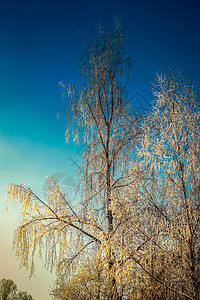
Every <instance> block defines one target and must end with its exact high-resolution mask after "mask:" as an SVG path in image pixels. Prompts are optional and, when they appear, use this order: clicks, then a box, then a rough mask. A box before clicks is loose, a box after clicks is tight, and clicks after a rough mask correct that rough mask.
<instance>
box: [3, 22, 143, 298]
mask: <svg viewBox="0 0 200 300" xmlns="http://www.w3.org/2000/svg"><path fill="white" fill-rule="evenodd" d="M124 42H125V38H124V31H123V30H122V29H121V26H120V23H119V20H118V19H116V22H115V26H114V29H113V30H111V31H105V30H103V29H102V28H99V31H98V39H97V40H96V41H95V42H87V46H86V48H85V54H84V56H83V58H82V59H81V61H80V69H81V72H82V74H83V76H84V78H85V84H84V85H83V86H81V87H79V88H75V86H74V85H73V84H66V83H64V82H61V83H60V85H61V87H62V90H63V96H66V98H67V101H68V100H70V104H69V106H68V102H67V105H66V110H67V112H68V119H67V131H66V139H67V140H68V139H69V138H70V136H71V135H72V137H73V139H74V141H75V142H77V143H78V142H82V141H83V142H84V143H85V144H86V145H87V149H86V150H85V152H84V154H83V163H82V165H81V170H82V172H80V174H79V193H80V194H81V195H82V196H81V199H80V201H77V202H75V201H74V202H73V203H70V201H69V200H68V198H67V195H66V194H65V192H64V191H63V190H62V188H61V187H60V186H59V185H58V184H57V183H56V182H55V180H54V179H53V178H50V177H49V178H48V187H49V190H48V196H47V198H46V199H45V200H43V199H40V198H39V197H37V195H36V194H35V193H34V192H33V191H32V190H31V188H30V187H27V186H24V185H16V184H12V185H10V186H9V188H8V198H12V199H13V201H14V202H18V201H19V202H20V203H21V205H22V208H21V213H20V217H19V220H18V221H19V223H18V225H17V227H16V230H15V234H14V239H13V247H14V250H15V253H16V256H17V258H18V259H19V260H20V263H21V265H22V266H24V267H26V268H30V270H31V274H32V273H33V272H34V268H35V263H34V258H35V254H36V251H37V249H38V250H39V255H40V256H41V257H42V256H44V258H45V264H46V267H50V268H51V269H52V268H53V267H54V266H56V267H57V272H58V274H59V275H60V276H65V277H66V276H68V275H69V276H72V274H73V276H79V275H80V274H82V271H81V270H82V266H84V262H85V260H87V259H88V261H93V262H95V268H96V271H97V273H98V272H100V276H101V282H102V284H101V287H100V291H99V293H98V295H97V299H113V300H114V299H122V296H123V287H124V285H126V284H127V283H126V279H125V278H126V276H124V274H125V273H126V272H127V274H128V273H131V271H130V270H131V267H130V263H129V265H126V264H125V263H124V264H123V263H122V260H123V261H124V262H125V258H123V251H122V248H120V243H123V236H122V235H123V234H125V233H124V231H123V228H124V227H123V224H125V223H126V222H127V220H126V219H124V218H121V219H120V218H119V215H120V211H118V209H121V208H120V206H119V205H118V206H117V205H116V204H117V199H118V197H119V196H120V191H121V192H122V193H123V189H124V188H125V186H128V185H129V184H131V182H129V174H128V172H129V171H128V170H129V162H130V158H131V156H132V153H133V151H134V148H135V143H136V140H137V137H138V135H139V133H140V130H139V129H138V117H135V116H134V115H132V114H131V113H130V110H129V109H128V106H127V93H126V90H125V88H124V84H125V83H126V81H125V79H126V78H128V77H129V74H130V67H131V63H130V59H129V57H128V56H127V54H126V51H125V48H124ZM121 197H122V196H121ZM121 201H124V203H125V202H126V197H124V198H123V197H122V200H121ZM124 205H125V204H124ZM123 276H124V277H123ZM122 277H123V278H122ZM68 278H71V277H68ZM127 278H130V276H128V277H127ZM105 287H106V288H105ZM91 297H92V296H91ZM95 297H96V296H95ZM91 299H92V298H91Z"/></svg>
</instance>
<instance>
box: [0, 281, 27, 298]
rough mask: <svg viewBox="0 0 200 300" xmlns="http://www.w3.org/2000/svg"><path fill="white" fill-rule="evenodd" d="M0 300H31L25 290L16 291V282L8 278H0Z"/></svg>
mask: <svg viewBox="0 0 200 300" xmlns="http://www.w3.org/2000/svg"><path fill="white" fill-rule="evenodd" d="M0 300H33V298H32V296H31V295H29V294H28V293H27V292H21V291H18V289H17V286H16V284H15V283H14V282H13V281H12V280H10V279H5V278H3V279H1V280H0Z"/></svg>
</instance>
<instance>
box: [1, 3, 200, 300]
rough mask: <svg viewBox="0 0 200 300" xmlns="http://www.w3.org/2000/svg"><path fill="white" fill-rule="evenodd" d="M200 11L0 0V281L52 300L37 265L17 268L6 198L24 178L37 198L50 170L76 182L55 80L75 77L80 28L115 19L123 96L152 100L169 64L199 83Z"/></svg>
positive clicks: (48, 281) (73, 151) (91, 29)
mask: <svg viewBox="0 0 200 300" xmlns="http://www.w3.org/2000/svg"><path fill="white" fill-rule="evenodd" d="M199 8H200V4H199V2H198V1H197V0H195V1H194V0H191V1H175V3H174V1H172V0H170V1H162V0H159V1H158V0H156V1H148V0H144V1H139V0H137V1H136V0H124V1H119V0H115V1H114V0H102V1H94V0H93V1H92V0H86V1H80V0H79V1H72V2H69V1H64V0H57V1H52V0H49V1H47V0H34V1H25V0H19V1H14V0H7V1H0V37H1V38H0V66H1V67H0V240H1V246H0V278H3V277H4V278H7V279H8V278H9V279H12V280H13V281H14V282H15V283H16V284H17V286H18V288H19V289H20V290H27V291H28V292H29V293H30V294H31V295H32V296H33V297H34V299H35V300H48V299H50V297H49V289H50V286H52V285H53V281H54V279H55V276H54V275H51V274H49V271H46V270H44V268H43V266H42V264H41V263H40V262H38V268H37V270H36V277H35V278H32V279H31V280H29V279H28V276H29V273H28V272H26V271H25V270H18V267H19V264H18V262H17V261H16V259H15V257H14V254H13V252H12V249H11V248H12V233H13V227H14V224H15V222H16V218H17V212H18V208H17V207H12V206H11V207H10V208H9V212H8V213H5V206H6V204H5V195H6V189H7V186H8V185H9V184H10V183H24V184H27V185H30V187H31V188H32V189H33V190H34V191H35V192H36V193H37V194H38V195H39V196H41V197H42V196H43V184H44V181H45V176H47V175H52V174H55V173H57V174H60V173H61V174H65V175H66V177H67V176H71V178H72V179H73V180H74V181H76V166H75V165H74V164H73V161H76V164H77V165H79V163H80V159H81V158H80V156H79V155H78V154H77V150H78V149H79V148H80V146H77V147H75V146H74V144H73V142H72V141H70V143H69V144H66V142H65V126H66V122H65V120H58V119H57V117H56V115H57V111H58V109H59V107H60V106H61V105H63V104H66V102H65V101H64V100H63V99H61V92H60V89H59V85H58V83H59V82H60V81H61V80H63V81H66V82H69V83H75V84H76V83H77V82H79V81H80V75H79V70H78V68H77V66H76V64H75V63H74V62H75V61H77V60H78V59H79V58H80V57H81V55H82V53H83V47H82V42H81V40H80V38H79V31H82V32H83V33H85V34H86V35H88V36H89V38H90V39H93V38H94V37H95V32H96V29H95V24H99V23H100V24H102V25H105V26H106V28H110V27H111V26H112V20H113V18H114V16H115V15H116V14H117V15H119V16H121V20H122V25H123V26H125V27H128V34H127V50H128V53H129V56H130V57H131V58H132V59H133V60H135V61H136V64H137V69H136V70H135V71H134V73H133V79H132V81H131V83H130V84H129V86H128V91H129V97H131V95H133V94H134V93H135V92H137V91H139V92H140V93H141V95H143V96H144V98H145V99H147V101H149V102H150V101H151V100H152V99H153V97H152V93H151V89H152V85H151V83H152V82H153V81H154V78H155V74H156V71H160V70H161V71H166V70H167V67H168V66H170V65H172V64H175V63H176V64H177V65H178V67H180V68H181V69H182V70H183V71H184V72H185V73H189V74H190V75H191V76H192V77H193V78H195V79H196V83H197V85H198V87H199V80H200V72H199V70H200V59H199V53H200V41H199V36H200V19H199ZM67 178H68V177H67Z"/></svg>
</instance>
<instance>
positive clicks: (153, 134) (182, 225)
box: [138, 70, 200, 299]
mask: <svg viewBox="0 0 200 300" xmlns="http://www.w3.org/2000/svg"><path fill="white" fill-rule="evenodd" d="M154 96H155V102H154V106H153V108H152V111H151V113H150V115H149V117H148V118H147V119H146V121H145V123H144V135H143V140H142V144H141V148H140V149H139V152H140V157H141V159H140V164H141V165H142V166H143V168H144V166H146V168H145V169H146V170H148V171H147V172H146V175H145V176H144V178H141V180H140V185H139V189H138V193H139V194H140V196H141V197H142V198H143V201H146V202H147V203H148V205H149V208H150V212H149V214H151V215H152V216H154V222H152V225H151V230H153V232H154V233H155V237H154V239H153V242H154V245H152V246H151V251H150V252H149V257H148V258H147V260H146V261H145V263H144V265H143V266H144V267H145V270H148V272H149V274H150V275H152V276H146V275H145V277H146V278H147V281H146V287H145V288H144V290H143V292H142V290H141V293H142V297H143V298H142V297H141V298H142V299H144V298H148V299H153V298H154V296H153V295H155V293H157V296H158V297H162V298H165V299H175V298H176V299H179V298H180V299H185V298H186V299H199V295H200V281H199V278H200V267H199V263H200V222H199V221H200V196H199V195H200V194H199V192H200V189H199V188H200V175H199V174H200V151H199V149H200V135H199V132H200V126H199V125H200V123H199V121H200V114H199V97H198V94H197V92H195V88H194V86H193V84H192V81H191V80H190V78H188V77H186V76H184V75H183V74H182V73H181V72H180V71H177V70H172V71H170V72H169V73H168V74H165V75H162V74H161V75H158V76H157V83H156V85H155V89H154ZM148 246H150V244H149V245H148ZM143 250H144V252H145V253H147V249H145V248H144V249H143ZM153 277H154V278H153ZM155 279H159V281H160V282H161V283H164V285H162V284H160V283H159V281H158V280H155ZM162 287H164V289H163V288H162ZM165 287H168V288H167V289H165ZM170 288H171V290H170ZM152 289H153V290H152ZM156 291H157V292H156ZM159 299H160V298H159Z"/></svg>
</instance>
